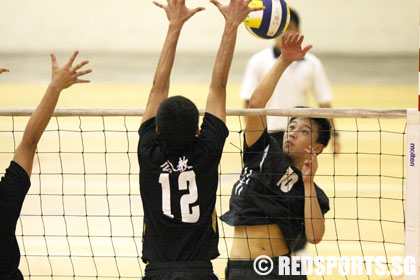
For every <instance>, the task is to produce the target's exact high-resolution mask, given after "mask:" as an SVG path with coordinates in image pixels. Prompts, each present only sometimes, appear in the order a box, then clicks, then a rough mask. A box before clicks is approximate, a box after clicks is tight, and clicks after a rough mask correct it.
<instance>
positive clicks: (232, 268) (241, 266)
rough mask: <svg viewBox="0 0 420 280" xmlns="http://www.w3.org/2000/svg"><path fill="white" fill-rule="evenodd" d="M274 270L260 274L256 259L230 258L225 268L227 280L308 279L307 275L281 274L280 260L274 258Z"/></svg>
mask: <svg viewBox="0 0 420 280" xmlns="http://www.w3.org/2000/svg"><path fill="white" fill-rule="evenodd" d="M272 261H273V264H274V265H273V270H272V271H271V273H270V274H268V275H259V274H257V273H256V272H255V270H254V260H250V261H237V260H235V261H234V260H228V264H227V267H226V270H225V277H226V280H243V279H246V280H306V279H307V278H306V275H296V276H295V275H293V276H290V275H279V269H278V260H277V259H276V258H273V259H272Z"/></svg>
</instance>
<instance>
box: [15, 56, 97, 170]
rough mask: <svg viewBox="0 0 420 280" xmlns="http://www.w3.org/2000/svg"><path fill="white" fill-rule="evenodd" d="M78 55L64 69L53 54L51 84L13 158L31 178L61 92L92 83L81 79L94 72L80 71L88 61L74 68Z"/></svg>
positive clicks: (27, 126)
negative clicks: (42, 136) (43, 134)
mask: <svg viewBox="0 0 420 280" xmlns="http://www.w3.org/2000/svg"><path fill="white" fill-rule="evenodd" d="M78 53H79V52H77V51H76V52H75V53H74V54H73V55H72V57H71V58H70V59H69V61H68V62H67V64H66V65H64V66H63V67H59V66H58V64H57V60H56V58H55V55H54V54H51V61H52V78H51V82H50V84H49V85H48V88H47V91H46V92H45V94H44V97H43V98H42V100H41V103H39V105H38V107H37V108H36V110H35V112H34V113H33V114H32V116H31V118H30V119H29V121H28V124H27V125H26V128H25V132H24V133H23V138H22V141H21V142H20V144H19V146H18V147H17V149H16V152H15V155H14V157H13V160H14V161H15V162H16V163H18V164H19V165H20V166H21V167H22V168H23V169H25V171H26V173H28V175H29V176H31V173H32V165H33V160H34V155H35V151H36V147H37V145H38V142H39V139H40V138H41V135H42V133H43V132H44V130H45V128H46V127H47V125H48V123H49V121H50V119H51V116H52V114H53V112H54V108H55V106H56V104H57V101H58V98H59V97H60V93H61V91H62V90H63V89H66V88H68V87H70V86H72V85H74V84H77V83H89V82H90V81H88V80H82V79H79V77H81V76H83V75H86V74H88V73H90V72H92V70H90V69H89V70H84V71H78V70H80V69H81V68H82V67H83V66H84V65H86V64H87V63H88V61H83V62H81V63H79V64H77V65H76V66H72V65H73V62H74V60H75V59H76V57H77V55H78Z"/></svg>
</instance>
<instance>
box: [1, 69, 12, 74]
mask: <svg viewBox="0 0 420 280" xmlns="http://www.w3.org/2000/svg"><path fill="white" fill-rule="evenodd" d="M3 72H10V71H9V69H6V68H0V74H1V73H3Z"/></svg>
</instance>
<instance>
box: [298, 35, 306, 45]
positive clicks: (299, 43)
mask: <svg viewBox="0 0 420 280" xmlns="http://www.w3.org/2000/svg"><path fill="white" fill-rule="evenodd" d="M304 38H305V37H304V36H303V35H302V36H299V38H298V41H297V44H298V45H299V46H300V45H302V43H303V39H304Z"/></svg>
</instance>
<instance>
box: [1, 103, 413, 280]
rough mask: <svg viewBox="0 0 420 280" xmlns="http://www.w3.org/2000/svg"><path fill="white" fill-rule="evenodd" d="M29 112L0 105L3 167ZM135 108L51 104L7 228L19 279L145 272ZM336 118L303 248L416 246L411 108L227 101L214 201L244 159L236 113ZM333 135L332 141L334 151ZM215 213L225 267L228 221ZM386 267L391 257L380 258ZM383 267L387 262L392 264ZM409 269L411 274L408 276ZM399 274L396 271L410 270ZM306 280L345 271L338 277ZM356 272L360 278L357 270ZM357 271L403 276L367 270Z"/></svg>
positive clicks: (354, 252) (346, 251)
mask: <svg viewBox="0 0 420 280" xmlns="http://www.w3.org/2000/svg"><path fill="white" fill-rule="evenodd" d="M31 113H32V111H31V110H1V111H0V142H1V145H0V163H1V166H2V172H4V170H5V168H6V167H7V166H8V163H9V162H10V160H11V159H12V157H13V153H14V151H15V149H16V147H17V145H18V144H19V142H20V139H21V137H22V134H23V131H24V128H25V125H26V123H27V121H28V118H29V116H30V114H31ZM142 114H143V111H142V110H57V111H56V114H55V116H54V117H53V118H52V119H51V122H50V124H49V126H48V127H47V130H46V131H45V133H44V135H43V136H42V138H41V141H40V143H39V145H38V150H37V153H36V156H35V161H34V168H33V174H32V178H31V181H32V186H31V188H30V191H29V193H28V195H27V197H26V199H25V202H24V206H23V209H22V213H21V217H20V219H19V221H18V226H17V231H16V236H17V239H18V242H19V246H20V248H21V254H22V258H21V265H20V269H21V271H22V272H23V274H24V275H25V279H138V278H139V277H141V276H144V268H145V264H143V263H142V261H141V259H140V256H141V250H142V230H143V210H142V202H141V199H140V194H139V166H138V161H137V144H138V128H139V125H140V122H141V116H142ZM249 114H254V115H261V114H265V115H273V116H274V115H275V116H288V117H291V116H313V117H324V118H334V122H335V130H336V131H337V132H338V135H339V136H338V138H336V136H333V138H332V140H331V142H330V147H327V148H326V149H325V150H324V152H323V153H322V154H321V155H320V156H319V169H318V171H317V174H316V178H315V182H316V183H317V184H318V185H319V186H320V187H321V188H322V189H323V190H324V192H325V193H326V194H327V196H328V198H329V200H330V208H331V210H330V211H329V212H328V213H327V215H326V216H325V227H326V232H325V235H324V238H323V240H322V242H321V243H319V244H317V245H310V246H309V247H308V248H307V251H308V253H309V254H310V255H312V256H337V257H340V256H362V257H366V256H383V257H385V258H386V260H387V262H386V265H387V266H391V261H390V258H392V257H394V256H400V257H404V256H405V255H406V256H414V257H415V259H416V261H417V265H416V269H417V275H418V256H419V238H420V234H419V223H420V208H419V204H420V194H419V193H420V180H419V178H418V176H419V173H420V172H419V164H420V163H419V161H418V155H417V149H418V146H419V145H420V136H419V133H420V132H419V131H420V129H419V126H420V125H419V123H420V118H419V114H418V112H416V111H415V110H413V111H408V112H407V110H362V109H357V110H356V109H287V110H228V117H227V126H228V128H229V131H230V135H229V137H228V139H227V141H226V144H225V148H224V152H223V156H222V160H221V163H220V169H219V170H220V174H219V176H220V178H219V182H220V184H219V189H218V192H217V203H216V210H217V214H218V215H219V216H220V215H222V214H223V213H225V212H226V211H228V209H229V198H230V194H231V190H232V186H233V184H234V183H235V182H236V181H237V180H238V179H239V175H240V173H241V168H242V159H241V157H242V145H243V130H244V128H245V125H244V118H243V116H244V115H249ZM334 141H339V143H340V150H339V151H335V150H334V145H333V143H334ZM218 223H219V233H220V240H219V251H220V254H221V255H220V257H219V258H217V259H216V260H215V261H214V262H213V265H214V269H215V271H216V273H217V274H218V275H219V276H221V279H224V276H223V275H224V269H225V266H226V261H227V260H228V258H229V251H230V248H231V244H232V241H233V228H232V227H229V226H228V225H226V224H224V223H222V222H221V221H220V220H218ZM389 268H390V267H389ZM390 270H391V268H390ZM410 277H411V278H410ZM416 277H417V278H414V277H413V276H406V278H405V279H409V280H412V279H418V276H416ZM309 279H351V278H348V277H346V276H341V275H330V276H328V275H321V276H311V277H309ZM357 279H362V278H357ZM363 279H402V278H401V277H399V278H398V277H393V276H392V275H389V276H387V277H384V276H381V277H379V276H378V277H376V278H375V276H370V277H367V278H363Z"/></svg>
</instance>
